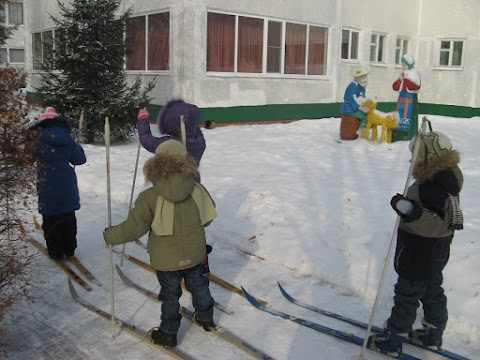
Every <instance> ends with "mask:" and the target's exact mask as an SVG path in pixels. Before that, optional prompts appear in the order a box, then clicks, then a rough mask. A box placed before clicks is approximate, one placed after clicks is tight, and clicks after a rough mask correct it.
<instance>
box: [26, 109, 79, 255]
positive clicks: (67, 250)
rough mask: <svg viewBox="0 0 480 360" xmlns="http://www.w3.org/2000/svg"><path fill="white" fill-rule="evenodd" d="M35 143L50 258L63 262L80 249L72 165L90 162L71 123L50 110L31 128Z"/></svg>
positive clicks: (39, 188) (38, 181)
mask: <svg viewBox="0 0 480 360" xmlns="http://www.w3.org/2000/svg"><path fill="white" fill-rule="evenodd" d="M30 129H31V130H32V132H33V134H32V135H33V137H34V139H35V140H34V141H36V146H35V153H34V154H33V155H34V158H35V161H36V162H37V170H38V173H37V191H38V211H39V212H40V214H41V215H42V220H43V221H42V229H43V234H44V237H45V241H46V244H47V249H48V254H49V256H50V257H51V258H52V259H55V260H63V258H64V256H67V257H68V256H73V255H74V252H75V249H76V248H77V219H76V216H75V211H76V210H78V209H80V195H79V191H78V184H77V175H76V173H75V168H74V167H73V166H72V165H82V164H85V162H86V161H87V159H86V157H85V153H84V151H83V148H82V146H81V145H80V144H77V143H76V142H75V140H74V139H73V137H72V135H71V127H70V123H69V122H68V121H67V120H66V119H64V118H63V117H62V116H60V115H58V114H57V112H56V111H55V108H53V107H51V106H48V107H47V108H46V109H45V112H44V113H43V114H41V115H40V117H39V120H38V121H37V122H36V123H34V124H33V125H32V126H30Z"/></svg>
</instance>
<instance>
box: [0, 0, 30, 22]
mask: <svg viewBox="0 0 480 360" xmlns="http://www.w3.org/2000/svg"><path fill="white" fill-rule="evenodd" d="M14 4H15V5H16V6H20V11H21V20H20V22H18V23H16V22H15V21H13V22H11V21H10V20H11V16H13V15H12V10H11V9H10V6H12V7H13V5H14ZM3 5H4V10H3V16H4V20H3V24H4V25H5V26H25V9H24V4H23V1H15V0H10V1H6V2H5V3H4V4H3Z"/></svg>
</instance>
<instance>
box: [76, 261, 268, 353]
mask: <svg viewBox="0 0 480 360" xmlns="http://www.w3.org/2000/svg"><path fill="white" fill-rule="evenodd" d="M116 269H117V272H118V274H119V276H120V278H121V279H122V281H123V282H124V283H125V284H126V285H127V286H129V287H131V288H133V289H135V290H136V291H138V292H140V293H141V294H143V295H145V296H146V297H148V298H149V299H152V300H154V301H156V302H160V300H158V298H157V294H156V293H154V292H153V291H150V290H148V289H146V288H144V287H142V286H141V285H139V284H137V283H136V282H134V281H133V280H131V279H130V278H128V277H127V276H126V275H125V273H124V272H123V271H122V270H121V269H120V267H119V266H118V265H117V266H116ZM68 285H69V289H70V293H71V295H72V297H73V299H74V300H75V301H76V302H78V303H79V304H80V305H82V306H84V307H85V308H86V309H88V310H90V311H92V312H94V313H96V314H97V315H99V316H100V317H102V318H104V319H106V320H110V319H111V315H110V314H109V313H108V312H106V311H104V310H102V309H100V308H98V307H96V306H95V305H93V304H91V303H89V302H88V301H86V300H84V299H83V298H81V297H80V296H79V295H78V293H77V292H76V290H75V287H74V286H73V284H72V281H71V280H70V279H69V280H68ZM180 314H181V315H182V316H183V317H184V318H186V319H188V320H190V321H192V322H193V313H192V312H191V311H190V310H188V309H187V308H185V307H183V306H182V307H180ZM116 321H117V323H118V325H119V327H120V328H121V329H123V330H125V331H127V332H128V333H130V334H132V335H133V336H135V337H136V338H138V339H141V340H143V341H145V342H147V343H149V345H151V346H153V347H154V348H155V349H157V350H160V351H163V352H166V353H169V354H170V355H171V356H172V357H174V358H176V359H190V360H191V359H193V358H192V357H191V356H190V355H189V354H187V353H185V352H183V351H182V350H181V349H179V348H164V347H162V346H159V345H156V344H154V343H152V342H151V340H150V339H149V338H148V337H147V334H146V332H145V331H142V330H140V329H137V328H136V327H135V326H134V325H132V324H130V323H128V322H126V321H123V320H120V319H119V318H118V317H117V318H116ZM211 333H212V334H214V335H216V336H218V337H219V338H222V339H224V340H225V341H227V342H229V343H230V344H232V345H234V346H236V347H238V348H239V349H241V350H243V351H245V352H246V353H247V354H249V355H250V356H252V357H253V358H255V359H262V360H273V358H272V357H270V356H269V355H267V354H265V353H264V352H263V351H261V350H259V349H257V348H256V347H254V346H253V345H252V344H250V343H248V342H246V341H244V340H243V339H241V338H239V337H238V336H236V335H235V334H233V333H232V332H230V331H228V330H226V329H224V328H222V327H217V329H216V330H213V331H211Z"/></svg>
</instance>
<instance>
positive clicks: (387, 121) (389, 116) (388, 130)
mask: <svg viewBox="0 0 480 360" xmlns="http://www.w3.org/2000/svg"><path fill="white" fill-rule="evenodd" d="M362 106H366V107H368V108H369V109H370V110H369V111H368V114H367V126H366V127H365V131H364V133H363V138H364V139H365V140H368V135H369V133H370V129H372V141H377V136H378V131H377V126H379V125H380V126H381V127H382V136H381V141H380V142H384V141H385V140H386V141H387V143H391V142H392V133H393V129H395V128H396V127H397V122H398V112H397V111H392V112H389V113H385V112H383V111H380V110H377V103H376V102H375V101H373V100H372V99H368V100H367V101H365V102H364V103H363V104H362Z"/></svg>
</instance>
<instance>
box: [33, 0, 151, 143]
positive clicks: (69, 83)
mask: <svg viewBox="0 0 480 360" xmlns="http://www.w3.org/2000/svg"><path fill="white" fill-rule="evenodd" d="M57 3H58V6H59V8H60V16H61V18H55V17H53V16H51V19H52V20H53V21H54V23H55V25H56V28H55V35H54V45H55V46H54V51H53V56H52V57H51V59H50V61H45V62H44V64H43V66H44V69H45V70H46V72H45V74H44V75H42V83H41V85H40V86H39V87H38V88H37V89H36V90H38V91H39V92H40V93H41V94H42V95H43V96H42V99H41V102H42V103H43V104H44V105H52V106H54V107H55V108H56V109H57V111H58V112H59V113H61V114H62V115H63V116H65V117H66V118H68V119H69V120H70V121H71V122H72V124H73V126H74V127H75V128H77V127H78V123H79V119H80V115H81V113H82V111H83V128H82V129H81V132H82V133H83V135H84V136H85V141H86V142H94V141H95V140H101V139H102V135H103V132H104V121H105V117H106V116H108V117H109V119H110V124H111V137H112V140H124V139H126V138H127V137H128V136H129V135H131V134H132V133H133V132H134V130H135V128H136V122H135V116H136V112H137V111H138V109H139V108H140V107H143V106H145V105H146V104H147V103H148V101H149V98H148V97H147V94H148V93H149V92H150V91H151V90H152V89H153V86H154V83H153V82H150V83H148V84H146V85H145V87H144V88H143V89H142V82H141V79H140V78H138V77H137V78H136V79H135V81H133V83H132V84H131V85H130V86H129V85H128V84H127V79H126V74H125V71H124V68H123V65H124V61H125V58H126V54H127V51H128V50H129V48H130V42H129V40H128V39H124V38H125V37H124V34H125V31H126V25H127V21H128V19H129V17H130V15H131V12H132V10H131V9H129V10H127V11H126V12H125V13H123V14H121V15H120V17H118V18H117V17H116V16H115V14H116V12H117V10H118V9H119V6H120V3H121V1H120V0H74V1H73V2H72V3H71V4H70V6H69V7H66V6H65V5H64V4H62V3H61V2H60V1H59V0H58V1H57Z"/></svg>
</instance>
